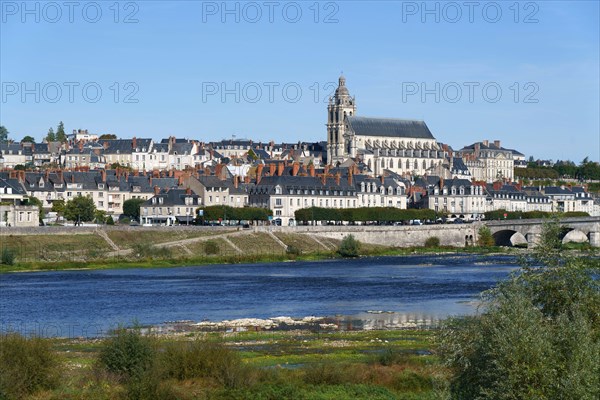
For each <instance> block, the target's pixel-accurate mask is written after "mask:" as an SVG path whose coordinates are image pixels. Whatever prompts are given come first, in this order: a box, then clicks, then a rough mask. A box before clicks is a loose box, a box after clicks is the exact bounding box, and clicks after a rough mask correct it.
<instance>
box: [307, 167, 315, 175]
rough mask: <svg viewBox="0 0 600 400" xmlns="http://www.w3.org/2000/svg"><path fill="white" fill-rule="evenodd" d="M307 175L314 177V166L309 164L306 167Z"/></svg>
mask: <svg viewBox="0 0 600 400" xmlns="http://www.w3.org/2000/svg"><path fill="white" fill-rule="evenodd" d="M308 173H309V175H310V176H312V177H314V176H315V164H310V165H309V166H308Z"/></svg>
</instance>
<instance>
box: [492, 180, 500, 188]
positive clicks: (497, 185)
mask: <svg viewBox="0 0 600 400" xmlns="http://www.w3.org/2000/svg"><path fill="white" fill-rule="evenodd" d="M493 187H494V190H500V189H502V182H500V181H497V182H494V186H493Z"/></svg>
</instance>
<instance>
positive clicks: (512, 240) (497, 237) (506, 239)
mask: <svg viewBox="0 0 600 400" xmlns="http://www.w3.org/2000/svg"><path fill="white" fill-rule="evenodd" d="M492 236H493V237H494V241H495V242H496V246H506V247H514V246H523V245H525V246H527V239H526V238H525V236H523V234H522V233H521V232H517V231H514V230H512V229H504V230H500V231H497V232H495V233H494V234H493V235H492Z"/></svg>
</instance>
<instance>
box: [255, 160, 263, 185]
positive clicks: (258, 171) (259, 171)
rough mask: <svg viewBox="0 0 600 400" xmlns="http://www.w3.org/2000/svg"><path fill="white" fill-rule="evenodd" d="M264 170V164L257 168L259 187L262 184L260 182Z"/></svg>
mask: <svg viewBox="0 0 600 400" xmlns="http://www.w3.org/2000/svg"><path fill="white" fill-rule="evenodd" d="M263 168H264V165H263V164H258V166H257V167H256V184H257V185H258V184H259V183H260V180H261V179H262V172H263Z"/></svg>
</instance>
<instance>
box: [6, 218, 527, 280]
mask: <svg viewBox="0 0 600 400" xmlns="http://www.w3.org/2000/svg"><path fill="white" fill-rule="evenodd" d="M39 232H44V231H43V230H37V231H35V234H23V233H22V234H18V235H17V234H15V235H12V234H11V235H7V234H6V233H5V234H3V235H0V252H2V253H3V257H2V263H1V264H0V273H8V272H33V271H58V270H79V269H87V270H97V269H126V268H163V267H178V266H191V265H214V264H240V263H266V262H282V261H311V260H326V259H335V258H337V257H339V255H338V253H337V250H338V249H339V246H340V243H341V239H332V238H329V237H324V236H318V235H313V234H307V233H287V232H285V233H284V232H254V231H246V230H238V229H231V228H227V227H223V228H218V229H215V230H211V229H168V230H165V231H161V230H139V231H136V230H135V229H122V230H119V229H115V230H107V231H104V230H93V229H87V230H80V231H78V230H59V231H57V234H46V235H42V234H40V233H39ZM514 251H516V249H507V248H500V247H487V248H482V247H464V248H461V247H451V246H432V247H424V246H423V245H418V246H410V247H396V246H394V245H393V243H390V245H389V246H383V245H376V244H368V243H361V245H360V250H359V254H360V256H386V255H389V256H395V255H410V254H442V253H447V254H456V253H475V254H496V253H498V254H506V253H513V252H514ZM5 253H8V255H9V257H6V256H5Z"/></svg>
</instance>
